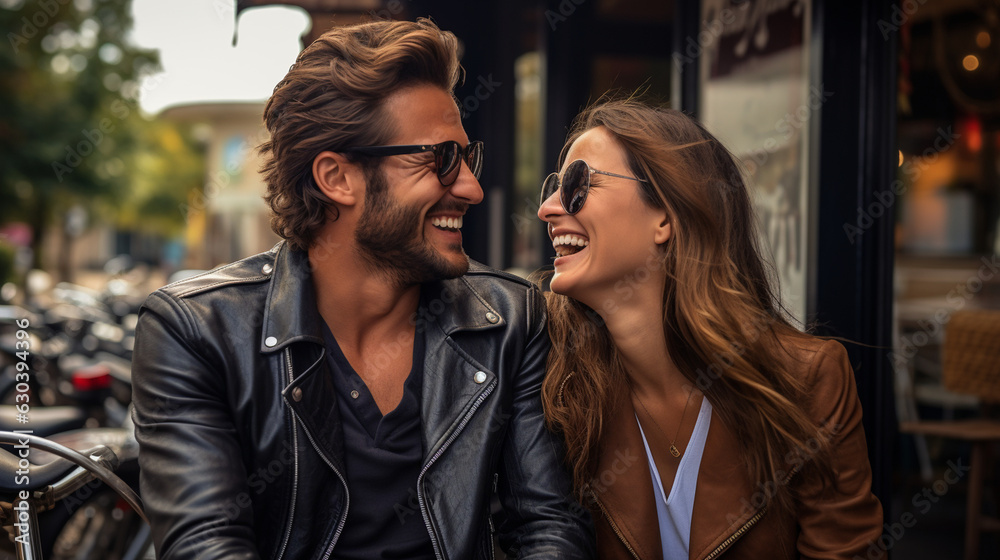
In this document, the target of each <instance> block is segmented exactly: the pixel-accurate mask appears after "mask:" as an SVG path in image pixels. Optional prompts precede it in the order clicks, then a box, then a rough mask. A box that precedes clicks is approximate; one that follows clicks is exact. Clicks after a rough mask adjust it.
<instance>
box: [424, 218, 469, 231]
mask: <svg viewBox="0 0 1000 560" xmlns="http://www.w3.org/2000/svg"><path fill="white" fill-rule="evenodd" d="M431 225H433V226H436V227H439V228H448V229H462V217H461V216H459V217H457V218H431Z"/></svg>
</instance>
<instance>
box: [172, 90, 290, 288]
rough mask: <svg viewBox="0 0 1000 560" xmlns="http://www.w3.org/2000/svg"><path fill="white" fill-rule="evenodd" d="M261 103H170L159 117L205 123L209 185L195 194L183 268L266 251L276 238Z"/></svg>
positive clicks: (190, 203) (188, 211) (209, 265)
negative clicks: (263, 168)
mask: <svg viewBox="0 0 1000 560" xmlns="http://www.w3.org/2000/svg"><path fill="white" fill-rule="evenodd" d="M263 112H264V104H263V103H201V104H191V105H183V106H177V107H171V108H169V109H166V110H165V111H163V112H162V113H161V114H160V117H161V118H163V119H167V120H172V121H176V122H185V123H194V124H197V125H199V126H200V127H202V128H201V129H202V134H201V136H202V137H203V139H204V141H205V149H206V162H207V166H206V170H205V184H204V186H203V188H201V189H199V190H197V191H196V192H194V193H192V194H191V195H190V197H189V200H188V203H187V206H186V207H185V208H184V211H185V213H186V217H187V231H186V233H185V240H186V245H187V256H186V258H185V262H184V264H183V267H184V268H193V269H209V268H214V267H216V266H218V265H220V264H224V263H228V262H231V261H233V260H236V259H239V258H241V257H243V256H246V255H252V254H254V253H257V252H260V251H262V250H266V249H268V248H270V247H271V246H272V245H274V244H275V243H276V242H277V241H278V237H277V236H276V235H275V234H274V233H273V232H272V231H271V227H270V225H269V214H268V212H269V210H268V207H267V204H265V202H264V200H263V198H262V195H263V193H264V181H263V179H262V178H261V175H260V174H259V173H258V170H259V168H260V165H261V159H260V157H259V155H258V154H257V147H258V146H259V145H260V144H261V142H263V141H265V140H266V139H267V131H266V130H265V129H264V127H263V124H262V115H263Z"/></svg>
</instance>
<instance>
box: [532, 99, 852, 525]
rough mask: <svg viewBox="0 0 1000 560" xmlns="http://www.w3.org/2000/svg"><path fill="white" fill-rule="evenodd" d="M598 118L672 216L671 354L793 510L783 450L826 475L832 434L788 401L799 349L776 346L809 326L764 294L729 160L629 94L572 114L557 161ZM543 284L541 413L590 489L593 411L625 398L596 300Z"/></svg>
mask: <svg viewBox="0 0 1000 560" xmlns="http://www.w3.org/2000/svg"><path fill="white" fill-rule="evenodd" d="M596 127H604V128H605V129H606V130H607V131H608V132H610V133H611V135H612V136H613V137H614V138H615V139H616V140H617V141H618V142H619V143H620V145H621V147H622V148H623V149H624V152H625V154H626V161H627V162H628V165H629V168H630V171H631V172H632V174H633V176H635V177H639V178H644V179H647V180H648V181H649V182H648V183H638V184H639V185H640V187H639V188H640V193H641V195H642V198H643V200H645V201H646V203H647V204H649V205H651V206H652V207H655V208H663V209H665V210H666V212H667V215H668V217H669V220H670V223H671V224H673V235H672V237H671V239H670V241H669V247H668V248H667V249H666V250H664V251H662V252H661V253H660V259H661V262H659V263H658V264H657V266H663V267H664V270H665V271H666V275H667V281H666V282H665V284H664V286H663V298H662V318H663V326H664V332H665V333H666V344H667V348H669V350H670V356H671V358H672V359H673V361H674V363H676V364H677V366H678V367H679V368H680V370H681V372H682V373H683V374H684V376H685V377H686V378H687V380H688V381H689V382H690V383H691V385H693V386H697V387H698V388H699V389H701V390H702V391H703V393H704V395H705V398H707V399H708V400H709V402H711V403H712V407H713V411H714V412H715V413H717V414H718V415H719V417H720V419H721V420H722V422H723V423H724V424H725V425H726V426H727V428H728V429H729V430H731V431H732V432H733V433H734V434H735V435H736V440H737V441H738V442H739V443H740V447H741V448H740V449H739V454H740V456H741V458H742V459H743V464H745V465H746V468H747V474H748V476H749V477H750V480H751V481H753V482H754V483H755V484H759V485H764V484H765V483H767V482H768V481H778V482H779V483H778V484H777V485H776V486H777V489H776V493H775V495H773V496H772V497H771V499H772V500H773V501H776V502H777V503H778V504H779V505H780V506H782V508H787V510H788V511H794V510H793V509H792V505H793V497H792V491H791V489H790V488H789V487H788V486H787V485H785V484H782V482H785V480H783V479H782V478H781V477H782V475H783V473H788V472H789V457H796V456H798V454H801V453H802V450H809V459H811V463H812V465H814V466H815V468H812V469H810V473H809V475H810V476H819V477H820V478H821V479H822V480H823V481H824V482H832V479H833V472H832V469H831V467H830V461H829V454H830V449H829V435H828V434H826V433H825V432H824V431H823V428H822V427H820V426H817V425H816V424H815V423H814V422H813V421H812V419H811V418H810V416H809V414H808V413H807V412H806V411H805V410H803V409H802V407H801V406H800V405H799V403H801V402H803V401H804V398H803V397H804V396H805V391H806V389H807V388H806V387H803V386H802V382H801V380H800V377H799V376H798V375H797V372H798V369H797V367H798V366H801V363H799V364H797V363H796V362H795V359H794V358H792V356H791V354H790V353H789V352H787V351H786V350H785V348H786V345H788V347H791V346H793V345H794V342H795V341H796V340H801V339H803V338H809V337H810V336H811V335H808V334H805V333H802V332H800V331H799V330H797V329H796V328H795V327H794V326H792V325H791V324H790V322H789V321H788V320H787V319H785V313H784V310H783V309H782V308H781V305H780V303H779V302H778V300H777V298H776V297H775V290H774V288H773V287H772V280H771V278H772V277H773V273H771V272H770V271H769V269H768V267H767V266H766V265H765V261H764V259H763V258H762V257H761V251H760V249H759V247H758V243H757V233H756V227H755V221H754V214H753V209H752V206H751V202H750V197H749V193H748V190H747V186H746V183H745V181H744V179H743V175H742V173H741V170H740V168H739V167H738V166H737V164H736V162H735V160H734V158H733V156H732V155H731V154H730V153H729V151H728V150H726V148H725V147H723V146H722V144H721V143H719V141H718V140H716V139H715V138H714V137H713V136H712V135H711V134H709V133H708V132H707V131H706V130H705V129H704V128H703V127H702V126H701V125H700V124H698V123H697V121H695V120H693V119H691V118H690V117H688V116H686V115H684V114H683V113H681V112H679V111H675V110H671V109H664V108H656V107H652V106H649V105H646V104H644V103H641V102H639V101H635V100H631V99H628V100H614V101H605V102H601V103H599V104H597V105H594V106H592V107H590V108H588V109H587V110H585V111H584V112H583V113H582V114H581V115H580V116H579V117H577V120H576V121H575V122H574V125H573V127H572V129H571V132H570V135H569V138H568V139H567V141H566V144H565V147H564V148H563V151H562V153H561V154H560V157H559V165H560V167H561V166H562V164H563V162H564V161H565V158H566V154H567V151H568V149H569V147H570V146H571V145H572V144H573V142H574V141H575V140H576V139H577V138H579V137H580V135H581V134H583V133H584V132H586V131H588V130H590V129H592V128H596ZM545 295H546V302H547V307H548V311H549V323H548V325H549V334H550V337H551V339H552V350H551V352H550V353H549V357H548V364H547V367H548V372H547V375H546V378H545V381H544V383H543V386H542V400H543V404H544V409H545V415H546V419H547V421H548V423H549V425H550V427H552V428H553V429H554V430H556V431H558V432H561V433H562V434H563V436H564V437H565V439H566V443H567V462H568V464H569V466H570V468H571V469H572V472H573V479H574V487H575V489H576V491H577V492H578V497H579V498H580V499H581V500H582V501H584V502H589V501H590V499H592V498H593V497H594V496H590V495H588V487H589V482H590V481H592V480H594V479H595V478H596V477H597V473H596V467H597V459H598V454H599V448H600V444H601V441H602V436H607V437H611V434H605V433H604V432H605V426H604V420H605V418H608V417H609V416H610V415H611V414H612V412H613V411H614V410H616V409H617V408H618V407H620V406H622V405H623V404H624V403H625V402H626V401H627V399H628V398H629V394H628V391H629V380H628V377H627V375H628V374H627V372H626V371H625V367H624V365H623V364H622V361H621V357H620V356H619V354H618V350H617V349H616V347H615V344H614V341H613V340H612V338H611V335H610V333H609V332H608V330H607V328H606V327H605V325H604V322H603V320H602V319H601V317H600V315H599V314H598V313H597V312H596V311H595V310H593V309H591V308H589V307H587V306H586V305H584V304H582V303H580V302H578V301H576V300H574V299H572V298H570V297H567V296H563V295H559V294H555V293H551V292H549V293H546V294H545ZM707 373H712V374H713V375H707ZM817 448H818V450H817ZM790 454H791V455H790ZM804 462H805V461H800V462H799V464H800V465H801V464H802V463H804ZM772 486H775V485H772Z"/></svg>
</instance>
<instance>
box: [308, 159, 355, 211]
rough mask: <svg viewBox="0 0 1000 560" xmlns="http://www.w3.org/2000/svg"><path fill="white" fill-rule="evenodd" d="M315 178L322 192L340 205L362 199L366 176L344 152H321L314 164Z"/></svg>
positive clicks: (353, 203) (351, 203)
mask: <svg viewBox="0 0 1000 560" xmlns="http://www.w3.org/2000/svg"><path fill="white" fill-rule="evenodd" d="M312 174H313V180H315V181H316V186H317V187H319V190H320V192H322V193H323V194H325V195H326V197H327V198H329V199H330V200H332V201H333V202H335V203H336V204H338V205H340V206H353V205H355V204H357V202H358V201H359V200H360V199H361V192H362V189H363V185H364V176H363V174H362V173H361V169H360V168H359V166H358V165H357V164H356V163H353V162H351V161H348V159H347V157H345V156H344V154H341V153H337V152H321V153H320V154H319V155H318V156H316V159H314V160H313V164H312Z"/></svg>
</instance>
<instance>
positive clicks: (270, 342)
mask: <svg viewBox="0 0 1000 560" xmlns="http://www.w3.org/2000/svg"><path fill="white" fill-rule="evenodd" d="M277 345H278V339H277V338H274V337H273V336H269V337H267V338H265V339H264V346H267V347H268V348H274V347H275V346H277Z"/></svg>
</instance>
